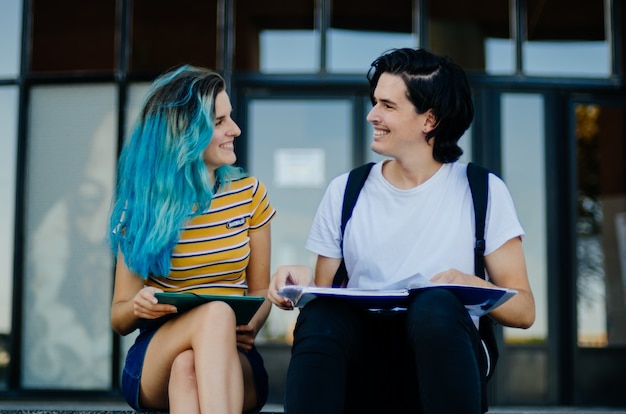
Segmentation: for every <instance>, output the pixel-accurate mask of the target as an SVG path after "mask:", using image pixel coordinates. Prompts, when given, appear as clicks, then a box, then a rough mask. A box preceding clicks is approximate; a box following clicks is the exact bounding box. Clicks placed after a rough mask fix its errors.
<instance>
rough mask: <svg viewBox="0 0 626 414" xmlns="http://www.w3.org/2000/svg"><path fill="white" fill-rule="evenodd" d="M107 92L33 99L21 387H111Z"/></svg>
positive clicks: (53, 93)
mask: <svg viewBox="0 0 626 414" xmlns="http://www.w3.org/2000/svg"><path fill="white" fill-rule="evenodd" d="M114 102H115V89H114V88H113V87H112V86H88V85H79V86H69V87H68V86H65V87H50V86H47V87H38V88H35V89H33V91H32V96H31V113H32V115H33V116H32V118H31V119H32V120H31V123H30V125H29V131H30V136H29V142H30V144H31V145H30V147H29V148H30V149H31V151H30V152H29V154H28V155H29V156H28V159H29V160H28V166H27V168H28V171H29V174H28V186H27V188H28V194H27V195H26V205H27V206H28V208H27V211H26V212H25V214H26V223H27V227H26V229H25V238H26V251H25V268H24V314H23V318H24V323H23V326H24V332H23V335H24V336H23V341H22V344H23V345H22V357H23V358H22V363H23V365H22V386H24V387H26V388H47V389H56V388H62V389H105V388H108V387H109V386H110V384H111V355H112V340H111V338H112V336H111V335H112V333H111V328H110V322H109V321H110V317H109V312H110V304H111V294H110V288H111V286H112V274H113V264H112V254H111V253H110V249H109V248H108V245H107V242H106V223H107V220H108V213H109V206H110V200H111V196H112V190H113V182H114V175H115V172H114V167H115V159H116V151H115V148H116V143H117V140H116V139H115V138H114V137H115V131H116V130H117V127H116V111H115V105H114Z"/></svg>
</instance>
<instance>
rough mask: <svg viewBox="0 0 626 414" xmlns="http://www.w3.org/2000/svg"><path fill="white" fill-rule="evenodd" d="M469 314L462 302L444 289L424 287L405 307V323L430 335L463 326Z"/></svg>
mask: <svg viewBox="0 0 626 414" xmlns="http://www.w3.org/2000/svg"><path fill="white" fill-rule="evenodd" d="M468 319H469V316H468V314H467V310H466V309H465V307H464V306H463V304H462V303H461V302H460V301H459V300H458V299H457V297H456V296H455V295H454V294H453V293H452V292H450V291H449V290H446V289H425V290H424V291H423V292H419V293H418V294H417V295H415V297H414V298H413V299H412V301H411V303H410V305H409V306H408V309H407V323H408V324H409V329H410V330H411V331H413V332H414V333H415V332H420V333H421V334H428V335H432V333H434V332H438V331H441V332H442V333H443V334H445V333H446V332H449V331H450V330H454V326H464V325H465V324H466V323H467V320H468Z"/></svg>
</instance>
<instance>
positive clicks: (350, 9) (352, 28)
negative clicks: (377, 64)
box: [327, 0, 417, 73]
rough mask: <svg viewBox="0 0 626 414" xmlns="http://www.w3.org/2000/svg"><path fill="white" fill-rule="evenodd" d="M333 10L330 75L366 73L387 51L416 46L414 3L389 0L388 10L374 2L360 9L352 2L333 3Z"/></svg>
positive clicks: (367, 1) (368, 1)
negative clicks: (337, 73)
mask: <svg viewBox="0 0 626 414" xmlns="http://www.w3.org/2000/svg"><path fill="white" fill-rule="evenodd" d="M331 8H332V12H331V24H330V25H331V28H330V30H329V31H328V53H329V54H328V57H327V66H328V68H327V69H328V71H329V72H353V73H365V72H366V71H367V70H368V69H369V67H370V64H371V63H372V62H373V61H374V59H376V58H377V57H378V56H379V55H380V54H382V53H383V52H384V51H386V50H388V49H391V48H400V47H415V46H416V45H417V38H416V36H415V35H414V34H413V0H389V1H387V2H385V7H380V6H379V5H378V3H377V2H374V1H372V0H363V1H362V2H361V3H360V5H359V7H354V2H353V1H349V0H334V1H333V2H332V4H331Z"/></svg>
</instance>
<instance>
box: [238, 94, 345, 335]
mask: <svg viewBox="0 0 626 414" xmlns="http://www.w3.org/2000/svg"><path fill="white" fill-rule="evenodd" d="M248 108H249V119H248V123H247V125H248V131H244V134H247V135H248V137H249V139H248V142H249V144H248V151H249V153H248V159H249V160H250V162H249V168H248V169H249V172H250V174H252V175H254V176H256V177H258V178H259V179H260V180H261V181H262V182H263V183H264V184H265V185H266V186H267V189H268V192H269V196H270V200H271V202H272V204H273V206H274V207H275V208H276V210H277V211H278V214H277V216H276V219H275V220H274V221H273V222H272V272H273V271H274V270H275V268H276V267H277V266H278V265H285V264H304V265H308V266H310V267H311V268H313V267H314V266H315V260H316V256H315V255H314V254H313V253H310V252H308V251H307V250H306V249H305V248H304V243H305V241H306V238H307V236H308V234H309V229H310V227H311V222H312V221H313V216H314V215H315V212H316V210H317V206H318V204H319V202H320V200H321V198H322V195H323V194H324V191H325V189H326V186H327V184H328V183H329V181H330V180H331V179H333V178H334V177H335V176H337V175H339V174H341V173H344V172H346V171H348V170H349V169H350V167H351V161H352V160H351V157H350V154H351V145H350V144H351V139H352V138H351V137H352V127H351V125H350V120H351V119H352V117H351V114H352V102H351V101H350V100H339V99H337V100H322V99H320V100H301V99H275V100H270V99H254V100H252V101H251V102H250V104H249V106H248ZM295 317H297V312H286V311H281V310H279V309H276V308H275V309H274V310H273V311H272V312H271V314H270V317H269V320H268V322H267V324H266V325H265V327H264V332H263V335H261V337H262V338H265V339H267V340H289V339H290V335H291V332H292V329H293V324H294V323H295Z"/></svg>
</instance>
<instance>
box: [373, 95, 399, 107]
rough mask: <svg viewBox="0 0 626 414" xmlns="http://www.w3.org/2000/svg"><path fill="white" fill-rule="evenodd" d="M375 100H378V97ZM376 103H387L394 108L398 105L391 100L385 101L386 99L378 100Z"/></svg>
mask: <svg viewBox="0 0 626 414" xmlns="http://www.w3.org/2000/svg"><path fill="white" fill-rule="evenodd" d="M374 99H376V97H374ZM376 102H382V103H385V104H387V105H392V106H397V105H398V104H397V103H396V102H394V101H392V100H391V99H385V98H383V99H376Z"/></svg>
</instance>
